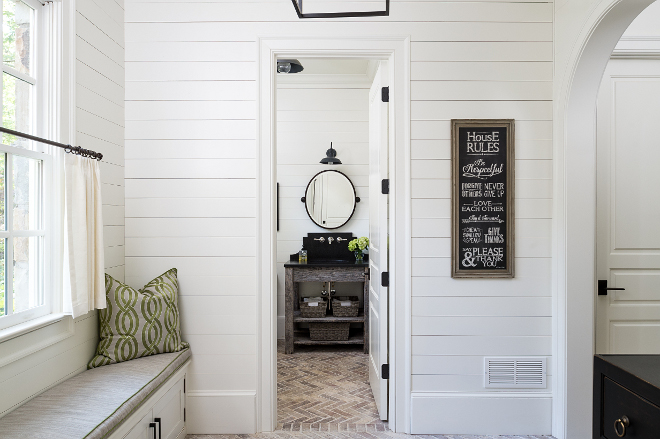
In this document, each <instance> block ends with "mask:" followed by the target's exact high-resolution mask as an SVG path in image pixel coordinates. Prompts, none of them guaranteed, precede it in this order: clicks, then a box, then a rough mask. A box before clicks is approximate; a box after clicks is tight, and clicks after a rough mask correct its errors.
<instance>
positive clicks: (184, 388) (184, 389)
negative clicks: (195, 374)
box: [183, 378, 186, 393]
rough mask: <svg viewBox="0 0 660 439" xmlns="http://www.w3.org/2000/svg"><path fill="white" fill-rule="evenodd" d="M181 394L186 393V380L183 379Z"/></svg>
mask: <svg viewBox="0 0 660 439" xmlns="http://www.w3.org/2000/svg"><path fill="white" fill-rule="evenodd" d="M183 393H186V379H185V378H184V379H183Z"/></svg>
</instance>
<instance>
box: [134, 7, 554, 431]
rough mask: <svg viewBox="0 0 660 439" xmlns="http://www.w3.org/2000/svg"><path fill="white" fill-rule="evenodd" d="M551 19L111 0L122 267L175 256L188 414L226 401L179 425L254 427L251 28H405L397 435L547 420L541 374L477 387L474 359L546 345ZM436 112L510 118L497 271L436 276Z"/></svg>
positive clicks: (439, 228)
mask: <svg viewBox="0 0 660 439" xmlns="http://www.w3.org/2000/svg"><path fill="white" fill-rule="evenodd" d="M552 20H553V5H552V3H551V2H548V1H531V2H527V1H524V2H523V1H520V2H519V1H497V2H496V1H489V0H484V1H475V2H449V1H414V0H393V1H392V4H391V13H390V16H389V17H384V18H370V19H335V20H299V19H298V18H297V17H296V15H295V13H294V11H293V7H292V5H291V2H290V1H288V0H261V1H258V0H254V1H249V2H248V1H216V2H202V1H195V0H188V1H180V2H169V1H133V0H131V1H129V2H127V9H126V21H127V23H126V40H127V43H126V56H127V65H126V72H127V94H126V98H127V103H126V106H127V127H126V128H127V131H126V133H127V143H126V147H127V181H126V184H127V200H126V201H127V211H126V215H127V261H128V263H127V279H129V280H132V281H135V283H136V284H139V283H140V282H143V281H146V280H148V279H150V278H151V277H153V276H154V275H156V274H159V273H160V272H162V271H164V270H165V269H167V268H169V267H170V266H177V267H179V268H180V274H181V291H182V299H181V304H182V305H181V307H182V312H183V315H182V320H183V325H184V338H186V339H187V340H188V341H190V342H191V343H192V348H193V351H194V352H195V359H194V364H193V366H192V367H193V368H192V378H191V394H189V402H190V403H191V406H190V410H191V412H192V411H193V410H204V412H205V413H210V412H212V411H216V412H217V413H222V411H221V410H224V408H225V407H229V408H230V409H231V411H230V412H229V413H227V414H226V415H223V416H215V417H213V418H212V419H210V418H206V417H203V416H201V415H200V416H198V417H196V418H194V419H193V421H192V422H191V423H190V427H191V429H190V432H192V433H221V432H231V433H237V432H250V431H252V430H253V429H254V428H255V422H254V410H255V409H254V400H253V399H250V398H252V397H253V395H254V393H255V391H256V375H255V372H254V367H255V366H254V365H255V363H256V356H255V352H256V336H255V331H256V325H255V318H256V316H255V306H254V303H255V288H256V285H255V273H254V272H255V258H254V256H255V250H254V244H255V242H254V240H255V235H256V234H255V227H256V226H255V212H256V200H255V194H256V191H255V178H256V163H255V160H254V158H255V148H256V145H255V139H256V130H255V117H256V105H255V99H256V90H257V87H256V84H255V80H256V74H257V66H256V57H257V48H256V39H257V36H285V37H296V36H299V37H309V36H323V37H328V38H332V37H333V36H341V37H346V36H374V35H397V36H400V35H407V34H409V35H411V41H412V43H411V50H412V52H411V57H412V65H411V78H412V83H411V92H412V103H411V113H412V121H411V128H412V159H413V160H412V178H413V180H412V195H413V200H412V216H413V218H412V225H413V230H412V235H413V242H412V254H413V260H412V274H413V279H412V295H413V303H412V309H413V317H412V324H413V340H412V355H413V357H412V369H413V376H412V387H413V393H412V395H411V399H412V413H411V419H412V431H413V432H415V433H502V434H503V433H533V434H543V433H550V419H551V409H550V401H551V393H550V387H548V389H544V390H534V391H529V392H519V391H518V392H509V391H506V390H498V391H493V390H488V391H486V389H484V388H483V385H482V382H483V357H484V356H486V355H505V356H508V355H522V356H529V355H538V356H549V355H550V354H551V323H550V322H551V298H550V295H551V292H550V233H551V209H552V207H551V206H552V190H551V187H552V185H551V173H552V149H551V148H552V147H551V142H552V102H551V99H552V74H553V69H552V60H553V52H552V50H553V24H552ZM452 118H514V119H516V136H517V138H516V141H517V151H516V156H517V161H516V173H517V188H516V189H517V192H516V195H517V201H516V214H517V235H516V245H517V248H516V255H517V260H516V275H517V276H516V278H515V279H513V280H452V279H451V278H450V276H449V272H450V258H449V256H450V253H449V252H450V250H449V240H450V235H449V233H450V227H449V224H450V200H449V193H450V190H449V188H450V182H449V173H450V166H449V158H450V147H449V145H450V140H449V139H450V119H452ZM193 302H194V306H193ZM229 316H235V317H231V318H236V319H239V320H240V323H236V324H232V323H231V321H232V320H231V318H230V317H229ZM549 374H550V375H551V374H552V370H550V369H549ZM549 378H550V380H549V382H551V376H550V377H549ZM466 407H470V409H466ZM237 412H239V413H241V414H242V415H243V416H242V417H240V418H237V417H235V413H237ZM438 413H443V416H438V415H437V414H438Z"/></svg>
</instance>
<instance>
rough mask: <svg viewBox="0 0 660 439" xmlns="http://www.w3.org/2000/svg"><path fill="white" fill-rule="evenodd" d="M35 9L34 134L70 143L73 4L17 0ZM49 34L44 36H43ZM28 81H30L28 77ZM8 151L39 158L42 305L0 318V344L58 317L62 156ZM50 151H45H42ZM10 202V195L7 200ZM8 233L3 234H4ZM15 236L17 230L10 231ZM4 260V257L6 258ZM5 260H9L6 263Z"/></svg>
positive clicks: (47, 149)
mask: <svg viewBox="0 0 660 439" xmlns="http://www.w3.org/2000/svg"><path fill="white" fill-rule="evenodd" d="M22 1H24V2H25V3H27V4H28V5H29V6H31V7H32V8H34V9H35V17H36V21H37V26H36V27H35V34H36V35H35V42H36V45H37V51H38V53H37V55H36V56H35V57H34V63H35V70H34V71H35V76H36V79H37V93H35V96H34V97H33V99H35V101H36V100H38V101H39V102H40V105H39V106H35V108H36V111H37V113H36V114H37V116H36V119H37V120H36V121H35V125H34V127H35V131H34V132H35V134H36V135H37V136H40V137H45V138H50V139H54V140H60V141H63V142H65V143H72V140H73V139H72V137H74V134H73V133H75V130H74V128H75V125H74V122H75V105H74V104H75V75H74V73H75V51H74V48H75V46H74V45H75V13H76V9H75V2H74V1H62V2H60V1H55V2H50V3H47V4H42V3H40V2H38V1H35V0H22ZM46 35H49V38H46ZM6 70H11V71H7V73H10V74H12V75H14V76H17V77H18V78H19V79H22V80H27V81H26V82H29V83H31V84H33V83H34V79H32V78H30V77H29V76H28V77H26V78H24V77H23V76H26V75H24V74H21V73H20V72H14V70H15V69H13V68H11V67H8V66H4V65H3V71H6ZM28 79H29V80H28ZM2 148H3V150H4V151H6V152H7V153H11V154H15V155H20V156H24V157H30V158H37V159H40V160H43V169H44V171H43V172H44V174H43V185H44V188H43V196H44V206H43V209H44V223H43V233H44V234H45V236H46V239H44V252H45V257H44V266H43V269H44V305H43V306H39V307H35V308H33V309H30V310H26V311H23V312H20V313H17V314H13V315H10V316H4V317H2V318H1V319H0V343H2V342H4V341H7V340H10V339H13V338H15V337H18V336H20V335H23V334H26V333H29V332H32V331H34V330H37V329H40V328H42V327H44V326H48V325H50V324H52V323H54V322H57V321H60V320H62V318H63V317H64V314H63V313H62V310H63V304H62V259H63V257H64V254H63V251H62V248H63V245H62V244H63V241H62V239H63V233H61V229H62V227H63V221H62V218H61V216H62V213H63V193H64V192H63V190H64V182H63V166H62V162H63V154H64V152H63V151H62V150H61V149H60V148H57V147H52V146H47V145H42V146H41V147H40V148H37V149H38V150H37V151H30V150H25V149H21V148H15V147H9V146H6V145H3V146H2ZM43 152H49V153H50V154H43ZM7 199H8V200H9V198H7ZM3 233H4V234H8V233H7V232H3ZM14 236H17V233H16V232H14ZM7 261H9V259H7ZM8 263H9V262H8Z"/></svg>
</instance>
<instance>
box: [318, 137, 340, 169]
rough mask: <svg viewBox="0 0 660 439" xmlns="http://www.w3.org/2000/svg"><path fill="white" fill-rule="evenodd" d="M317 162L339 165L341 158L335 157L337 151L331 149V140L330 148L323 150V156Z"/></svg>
mask: <svg viewBox="0 0 660 439" xmlns="http://www.w3.org/2000/svg"><path fill="white" fill-rule="evenodd" d="M319 163H323V164H324V165H341V160H339V159H338V158H337V151H335V150H334V149H332V142H330V149H329V150H327V151H326V152H325V157H323V158H322V159H321V161H320V162H319Z"/></svg>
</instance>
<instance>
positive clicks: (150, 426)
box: [149, 422, 156, 439]
mask: <svg viewBox="0 0 660 439" xmlns="http://www.w3.org/2000/svg"><path fill="white" fill-rule="evenodd" d="M149 428H153V429H154V439H156V423H155V422H150V423H149Z"/></svg>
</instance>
